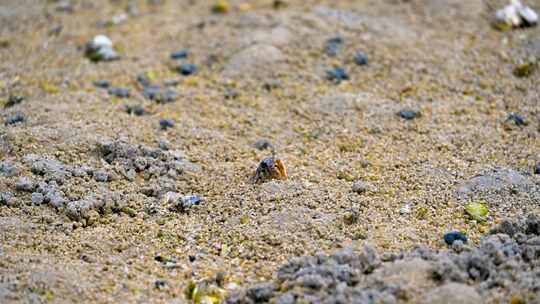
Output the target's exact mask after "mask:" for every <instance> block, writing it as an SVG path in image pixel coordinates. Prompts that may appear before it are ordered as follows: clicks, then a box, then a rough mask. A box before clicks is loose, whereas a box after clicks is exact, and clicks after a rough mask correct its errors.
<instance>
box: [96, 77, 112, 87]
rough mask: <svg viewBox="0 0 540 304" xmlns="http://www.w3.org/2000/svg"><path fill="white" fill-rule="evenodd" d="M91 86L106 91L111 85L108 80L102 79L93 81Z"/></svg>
mask: <svg viewBox="0 0 540 304" xmlns="http://www.w3.org/2000/svg"><path fill="white" fill-rule="evenodd" d="M92 84H93V85H94V86H95V87H97V88H101V89H108V88H109V86H110V85H111V84H110V82H109V81H108V80H104V79H98V80H94V81H93V82H92Z"/></svg>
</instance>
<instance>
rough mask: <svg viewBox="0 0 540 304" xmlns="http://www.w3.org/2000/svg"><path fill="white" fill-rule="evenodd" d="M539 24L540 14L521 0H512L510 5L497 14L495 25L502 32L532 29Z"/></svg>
mask: <svg viewBox="0 0 540 304" xmlns="http://www.w3.org/2000/svg"><path fill="white" fill-rule="evenodd" d="M537 23H538V14H537V13H536V12H535V11H534V10H533V9H532V8H530V7H529V6H527V5H524V4H523V3H521V1H519V0H512V1H511V3H510V4H508V5H507V6H505V7H504V8H502V9H500V10H498V11H497V12H496V13H495V23H494V25H495V27H496V28H498V29H500V30H505V29H509V28H518V27H531V26H535V25H536V24H537Z"/></svg>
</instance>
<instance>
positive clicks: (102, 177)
mask: <svg viewBox="0 0 540 304" xmlns="http://www.w3.org/2000/svg"><path fill="white" fill-rule="evenodd" d="M93 177H94V180H95V181H96V182H102V183H105V182H107V181H108V180H109V174H108V173H107V172H106V171H103V170H97V171H94V175H93Z"/></svg>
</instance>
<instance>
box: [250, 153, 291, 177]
mask: <svg viewBox="0 0 540 304" xmlns="http://www.w3.org/2000/svg"><path fill="white" fill-rule="evenodd" d="M287 177H288V176H287V170H286V169H285V165H284V164H283V162H282V161H281V160H280V159H276V158H274V157H267V158H265V159H263V160H262V161H261V162H260V163H259V166H258V167H257V170H256V171H255V175H254V176H253V180H254V181H255V182H257V183H259V182H265V181H268V180H271V179H278V180H286V179H287Z"/></svg>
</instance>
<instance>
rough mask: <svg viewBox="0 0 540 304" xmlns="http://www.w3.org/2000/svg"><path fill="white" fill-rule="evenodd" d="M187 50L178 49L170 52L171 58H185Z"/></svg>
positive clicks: (187, 53)
mask: <svg viewBox="0 0 540 304" xmlns="http://www.w3.org/2000/svg"><path fill="white" fill-rule="evenodd" d="M188 55H189V52H188V51H187V50H179V51H176V52H172V53H171V56H170V57H171V59H185V58H188Z"/></svg>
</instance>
